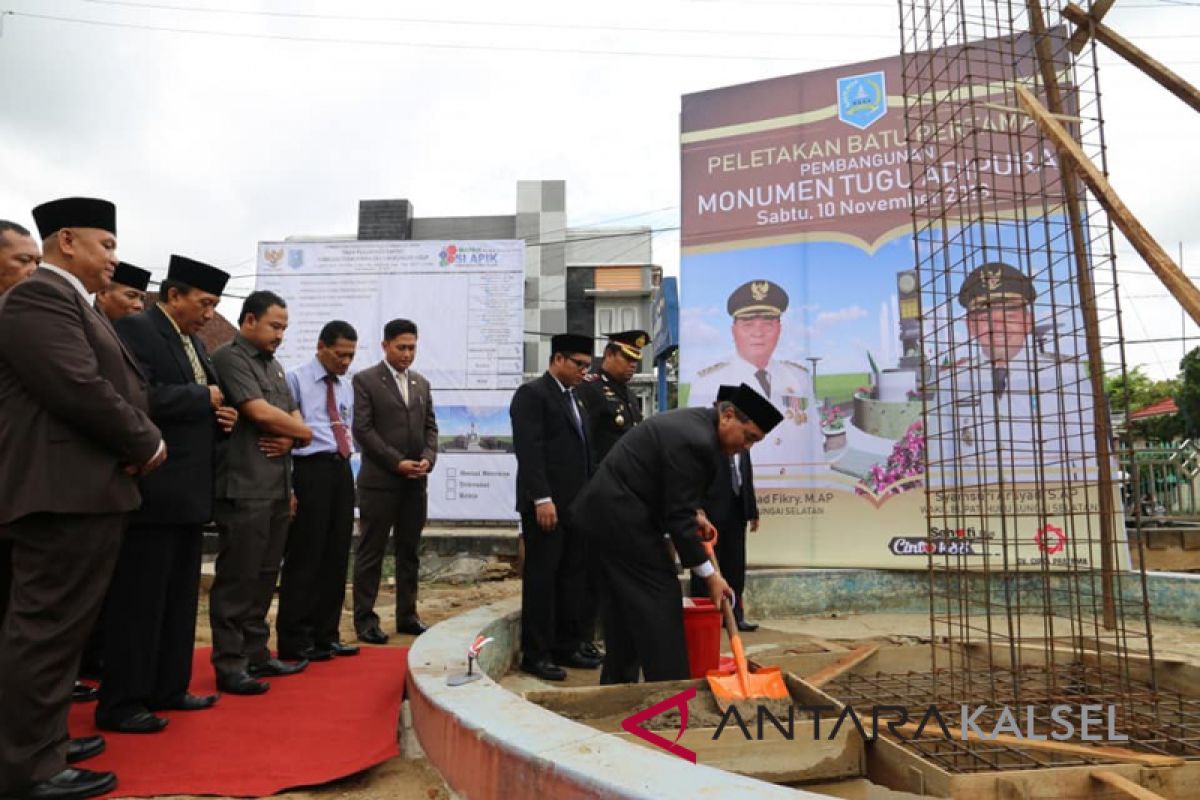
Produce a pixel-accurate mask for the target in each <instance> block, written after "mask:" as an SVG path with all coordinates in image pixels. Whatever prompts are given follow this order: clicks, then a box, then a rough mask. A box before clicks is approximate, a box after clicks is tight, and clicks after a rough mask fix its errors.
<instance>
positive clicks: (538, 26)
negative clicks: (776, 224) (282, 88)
mask: <svg viewBox="0 0 1200 800" xmlns="http://www.w3.org/2000/svg"><path fill="white" fill-rule="evenodd" d="M83 2H85V3H92V4H94V5H103V6H118V7H125V8H137V9H154V10H159V11H182V12H184V13H194V14H229V15H235V16H243V17H272V18H282V19H301V20H324V21H334V22H376V23H378V22H399V23H405V24H415V25H455V26H459V27H461V26H464V25H472V26H486V27H488V28H514V29H535V30H567V31H612V32H615V33H670V34H687V35H703V36H728V35H730V34H736V35H738V36H768V37H781V38H791V39H828V38H830V37H831V36H832V35H834V34H829V33H814V32H810V31H783V30H778V29H776V30H729V29H727V28H726V29H716V28H660V27H650V26H641V25H582V24H566V23H557V22H511V21H506V20H480V19H464V18H459V19H454V18H449V19H447V18H441V19H437V18H431V17H396V16H379V15H361V16H360V15H352V14H319V13H311V12H300V11H257V10H251V9H245V8H198V7H195V6H180V5H173V4H169V3H136V2H132V1H131V0H83ZM836 35H837V36H839V37H840V38H847V39H888V40H891V39H894V38H895V37H894V36H892V35H890V34H882V33H876V34H870V33H868V34H861V33H860V34H836ZM1195 38H1200V37H1195Z"/></svg>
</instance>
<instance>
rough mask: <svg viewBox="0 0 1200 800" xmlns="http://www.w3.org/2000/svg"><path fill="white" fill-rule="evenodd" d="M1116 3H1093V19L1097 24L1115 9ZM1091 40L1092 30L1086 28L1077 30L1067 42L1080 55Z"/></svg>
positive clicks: (1112, 0) (1100, 0) (1098, 1)
mask: <svg viewBox="0 0 1200 800" xmlns="http://www.w3.org/2000/svg"><path fill="white" fill-rule="evenodd" d="M1116 1H1117V0H1096V2H1094V3H1092V13H1091V17H1092V19H1094V20H1096V22H1099V21H1100V20H1102V19H1104V15H1105V14H1107V13H1108V10H1109V9H1110V8H1112V7H1113V3H1115V2H1116ZM1090 38H1091V31H1090V30H1087V29H1085V28H1076V29H1075V32H1074V33H1072V34H1071V38H1070V40H1069V41H1068V42H1067V47H1069V48H1071V52H1072V53H1074V54H1075V55H1079V54H1080V53H1082V52H1083V46H1084V45H1085V44H1087V41H1088V39H1090Z"/></svg>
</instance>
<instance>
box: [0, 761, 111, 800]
mask: <svg viewBox="0 0 1200 800" xmlns="http://www.w3.org/2000/svg"><path fill="white" fill-rule="evenodd" d="M115 788H117V776H116V775H114V774H112V773H111V772H92V771H91V770H90V769H75V768H74V767H67V768H66V769H64V770H63V771H62V772H60V773H58V774H57V775H55V776H54V777H53V778H50V779H49V780H45V781H38V782H37V783H35V784H33V785H32V786H30V787H29V788H28V789H26V790H25V793H24V794H23V795H21V796H22V797H23V798H25V799H26V800H83V798H85V797H95V796H96V795H101V794H107V793H108V792H111V791H112V790H113V789H115Z"/></svg>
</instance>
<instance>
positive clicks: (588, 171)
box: [0, 0, 1200, 376]
mask: <svg viewBox="0 0 1200 800" xmlns="http://www.w3.org/2000/svg"><path fill="white" fill-rule="evenodd" d="M830 9H832V10H830ZM0 10H5V11H9V12H12V13H8V14H5V15H4V16H3V17H2V20H3V34H2V36H0V104H2V105H0V108H2V109H3V110H2V112H0V142H2V147H0V217H8V218H12V219H15V220H16V221H18V222H21V223H23V224H26V225H29V226H31V227H32V220H31V218H30V216H29V209H30V208H32V207H33V206H34V205H36V204H37V203H39V202H41V201H43V200H46V199H50V198H53V197H58V196H62V195H68V194H90V195H98V196H103V197H107V198H111V199H113V200H114V201H116V202H117V204H118V206H119V210H120V214H119V220H120V224H119V227H120V231H119V233H120V254H121V256H122V257H123V258H124V259H125V260H127V261H131V262H133V263H136V264H138V265H140V266H143V267H145V268H147V269H150V270H152V271H154V272H155V277H156V278H159V277H161V276H162V275H164V274H165V270H166V262H167V258H168V256H169V254H170V253H172V252H176V253H183V254H186V255H189V256H191V257H193V258H197V259H200V260H203V261H208V262H210V263H214V264H217V265H220V266H222V267H224V268H226V269H228V270H229V271H230V272H231V273H233V274H234V275H236V276H245V277H242V278H239V279H238V280H236V281H235V282H234V283H233V284H231V287H230V290H229V291H230V292H231V293H233V294H241V295H244V294H245V293H246V292H247V291H249V289H250V288H252V285H253V277H252V273H253V271H254V254H255V243H256V242H258V241H260V240H272V239H280V238H283V237H285V236H288V235H293V234H336V233H352V232H353V231H354V230H355V229H356V215H357V209H358V200H359V199H361V198H390V197H406V198H408V199H410V200H411V201H412V202H413V204H414V206H415V210H416V213H417V215H418V216H441V215H464V214H510V213H512V212H513V209H514V206H515V194H516V181H518V180H521V179H565V180H566V181H567V204H568V214H569V217H570V221H571V224H573V225H580V224H591V223H602V222H608V221H619V222H621V223H641V224H648V225H651V226H653V227H654V228H656V229H660V228H661V229H669V228H673V227H675V226H677V225H678V216H679V212H678V203H679V143H678V113H679V97H680V95H682V94H685V93H688V92H693V91H699V90H703V89H709V88H713V87H716V86H723V85H728V84H735V83H742V82H746V81H752V80H758V79H761V78H768V77H773V76H777V75H786V74H791V73H796V72H804V71H808V70H811V69H819V68H822V67H829V66H835V65H838V64H843V63H851V62H855V61H862V60H867V59H872V58H879V57H884V56H889V55H894V54H896V53H897V52H898V50H899V33H898V14H897V8H896V4H895V3H894V2H888V1H887V0H838V1H837V2H824V3H819V2H814V0H740V1H739V2H733V1H732V0H730V1H729V2H723V1H722V0H640V2H630V1H629V0H609V1H608V2H605V3H603V4H601V3H575V2H562V0H558V2H535V1H534V0H510V2H507V3H496V2H494V1H493V2H460V1H458V0H442V2H439V3H436V4H434V3H410V2H399V1H396V2H382V1H381V2H370V0H323V1H322V0H311V1H309V2H305V0H263V2H243V1H242V0H161V2H159V1H157V0H145V2H143V0H129V1H128V2H125V1H124V0H121V1H119V2H118V1H117V0H0ZM85 21H86V22H85ZM1106 21H1107V22H1109V23H1110V24H1112V25H1113V26H1114V27H1115V28H1117V29H1118V30H1120V31H1122V32H1123V33H1125V34H1126V35H1127V36H1128V37H1129V38H1131V39H1133V40H1134V41H1135V42H1138V43H1139V44H1141V45H1142V46H1143V47H1144V48H1145V49H1147V50H1148V51H1149V52H1150V53H1151V54H1153V55H1155V56H1157V57H1158V58H1159V59H1160V60H1162V61H1164V62H1166V63H1167V64H1169V65H1171V66H1172V67H1173V68H1175V69H1176V70H1177V71H1178V72H1179V73H1180V74H1181V75H1183V76H1184V77H1185V78H1187V79H1188V80H1191V81H1192V82H1193V83H1197V82H1200V55H1197V54H1196V47H1197V44H1200V4H1198V3H1190V4H1184V3H1179V2H1167V1H1166V0H1128V2H1125V0H1123V2H1121V3H1117V6H1116V8H1115V9H1114V10H1113V11H1112V12H1111V13H1110V14H1109V16H1108V17H1107V20H1106ZM180 31H190V32H180ZM201 32H204V33H201ZM1101 65H1102V72H1101V88H1102V89H1103V91H1104V110H1105V116H1106V122H1107V129H1106V130H1107V139H1108V145H1109V149H1110V154H1111V161H1110V168H1111V171H1112V179H1113V183H1114V185H1115V186H1116V188H1117V189H1118V191H1119V192H1120V193H1121V195H1122V197H1123V199H1124V200H1125V201H1126V203H1127V204H1128V205H1129V206H1130V207H1131V208H1132V209H1133V211H1134V212H1135V213H1136V214H1137V215H1138V216H1139V217H1140V218H1141V220H1142V222H1143V223H1144V224H1145V226H1146V227H1147V228H1148V229H1149V230H1150V231H1151V232H1152V233H1153V234H1154V235H1155V236H1156V237H1157V238H1158V240H1159V241H1160V242H1162V243H1163V244H1164V246H1167V248H1168V250H1169V251H1170V253H1171V255H1172V256H1173V257H1176V258H1178V247H1179V244H1178V243H1180V242H1182V246H1183V251H1184V267H1185V269H1186V270H1187V271H1188V272H1189V274H1195V275H1200V232H1198V231H1197V211H1198V209H1200V202H1198V201H1200V167H1198V166H1197V154H1196V152H1195V142H1197V141H1200V117H1197V115H1196V114H1195V113H1194V112H1193V111H1191V110H1190V109H1189V108H1187V107H1186V106H1185V105H1184V104H1183V103H1182V102H1180V101H1178V100H1176V99H1175V98H1174V97H1172V96H1171V95H1169V94H1167V93H1166V91H1165V90H1162V89H1160V88H1159V87H1158V86H1157V85H1155V84H1153V83H1151V82H1150V81H1149V80H1148V79H1146V78H1145V77H1143V76H1142V75H1141V74H1140V73H1137V72H1136V71H1135V70H1134V69H1133V68H1132V67H1128V66H1126V65H1124V63H1123V62H1121V61H1120V60H1119V59H1118V58H1117V57H1116V56H1105V57H1104V58H1103V60H1102V62H1101ZM1189 148H1190V151H1189ZM678 242H679V240H678V236H677V235H676V234H675V233H674V232H673V231H670V230H665V231H663V232H662V233H660V234H658V235H656V237H655V241H654V245H655V247H654V256H655V260H656V261H657V262H658V263H661V264H662V265H663V266H664V267H665V268H666V269H667V271H668V272H669V273H673V272H676V271H677V269H678V261H679V252H678ZM1118 252H1119V254H1120V256H1121V257H1122V264H1121V267H1122V270H1123V272H1122V274H1121V279H1122V283H1123V285H1122V290H1123V294H1122V300H1123V304H1124V307H1125V311H1126V315H1125V333H1126V337H1127V339H1128V340H1131V341H1132V340H1145V339H1155V338H1170V337H1179V336H1180V335H1181V322H1180V312H1179V307H1178V305H1177V304H1176V303H1175V302H1174V301H1173V300H1171V299H1170V298H1169V296H1167V294H1166V291H1165V289H1163V288H1162V287H1161V285H1160V284H1159V283H1158V282H1157V281H1156V280H1155V279H1154V278H1153V277H1152V276H1149V271H1148V269H1147V268H1146V267H1145V266H1144V265H1143V264H1142V263H1141V262H1140V260H1139V259H1138V258H1137V257H1136V255H1135V254H1133V253H1132V251H1131V249H1130V248H1129V246H1128V245H1126V244H1125V243H1124V242H1123V241H1119V243H1118ZM236 306H237V301H233V302H228V301H227V303H226V304H223V306H222V311H223V312H225V313H226V314H236ZM1186 328H1187V333H1188V335H1189V336H1193V335H1195V336H1200V329H1197V328H1196V327H1195V326H1194V325H1191V324H1190V323H1189V324H1188V325H1187V326H1186ZM1197 344H1200V339H1198V340H1197ZM1128 353H1129V355H1128V360H1129V362H1130V363H1131V364H1138V363H1143V364H1145V365H1146V366H1147V368H1148V371H1149V372H1151V374H1154V375H1156V376H1157V375H1166V374H1174V372H1175V371H1176V368H1177V363H1178V360H1179V356H1180V354H1181V345H1180V344H1179V343H1178V342H1174V343H1162V344H1154V345H1134V344H1131V345H1130V346H1129V348H1128Z"/></svg>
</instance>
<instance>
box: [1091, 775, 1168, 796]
mask: <svg viewBox="0 0 1200 800" xmlns="http://www.w3.org/2000/svg"><path fill="white" fill-rule="evenodd" d="M1092 780H1094V781H1097V782H1099V783H1102V784H1104V785H1105V786H1107V787H1109V788H1110V789H1116V790H1117V791H1119V792H1121V793H1123V794H1125V795H1127V796H1129V797H1132V798H1133V800H1166V798H1165V797H1163V796H1162V795H1161V794H1156V793H1154V792H1152V791H1150V790H1149V789H1147V788H1146V787H1145V786H1139V785H1137V784H1136V783H1134V782H1133V781H1131V780H1129V778H1126V777H1125V776H1124V775H1118V774H1117V773H1115V772H1110V771H1109V770H1106V769H1098V770H1096V771H1094V772H1093V773H1092Z"/></svg>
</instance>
